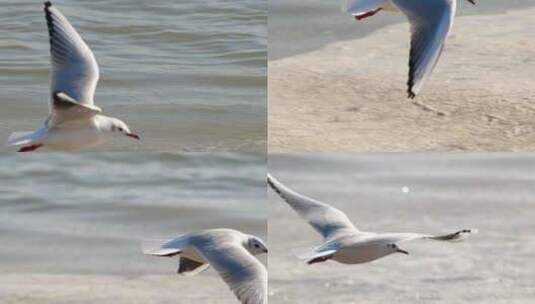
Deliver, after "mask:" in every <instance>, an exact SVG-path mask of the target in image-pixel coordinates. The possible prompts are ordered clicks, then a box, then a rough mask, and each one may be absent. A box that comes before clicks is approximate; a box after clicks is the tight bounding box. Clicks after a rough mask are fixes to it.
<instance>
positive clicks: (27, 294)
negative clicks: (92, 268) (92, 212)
mask: <svg viewBox="0 0 535 304" xmlns="http://www.w3.org/2000/svg"><path fill="white" fill-rule="evenodd" d="M0 285H2V293H0V301H1V302H2V303H6V304H12V303H24V304H37V303H39V304H41V303H42V304H62V303H80V304H85V303H118V304H122V303H124V304H127V303H128V304H129V303H146V304H149V303H184V304H193V303H213V304H216V303H217V304H223V303H234V302H235V301H236V300H235V298H234V295H233V294H232V293H231V292H230V290H228V288H227V286H226V285H225V283H224V282H223V281H222V280H221V279H220V278H218V277H216V276H215V275H213V276H207V275H203V276H202V277H201V276H197V277H193V278H189V277H188V278H184V277H179V276H178V275H175V276H171V275H169V276H162V275H152V276H132V277H124V276H112V275H48V274H31V275H27V274H25V275H16V274H15V275H14V274H8V275H2V277H0Z"/></svg>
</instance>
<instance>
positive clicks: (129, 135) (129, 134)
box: [126, 133, 141, 140]
mask: <svg viewBox="0 0 535 304" xmlns="http://www.w3.org/2000/svg"><path fill="white" fill-rule="evenodd" d="M126 136H128V137H132V138H135V139H137V140H140V139H141V138H139V136H137V135H136V134H134V133H126Z"/></svg>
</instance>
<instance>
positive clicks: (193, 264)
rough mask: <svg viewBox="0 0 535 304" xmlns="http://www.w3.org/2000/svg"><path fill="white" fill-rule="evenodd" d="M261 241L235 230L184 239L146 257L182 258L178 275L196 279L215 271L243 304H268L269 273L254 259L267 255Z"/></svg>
mask: <svg viewBox="0 0 535 304" xmlns="http://www.w3.org/2000/svg"><path fill="white" fill-rule="evenodd" d="M267 252H268V249H267V246H266V244H265V243H264V242H263V241H262V240H261V239H260V238H258V237H256V236H253V235H248V234H244V233H242V232H240V231H237V230H233V229H211V230H203V231H199V232H193V233H188V234H184V235H181V236H179V237H177V238H175V239H172V240H170V241H167V242H165V243H164V244H163V245H161V247H160V248H159V249H156V250H149V251H146V252H145V254H149V255H154V256H160V257H174V256H177V255H178V257H179V266H178V270H177V272H178V273H179V274H182V275H194V274H197V273H200V272H202V271H203V270H205V269H207V268H208V267H209V266H210V265H211V266H213V267H214V268H215V270H216V271H217V272H218V273H219V275H220V276H221V278H223V280H224V281H225V282H226V283H227V285H228V286H229V287H230V289H231V290H232V291H233V292H234V294H235V295H236V297H237V298H238V300H239V301H240V302H241V303H242V304H267V270H266V268H265V267H264V265H263V264H262V263H260V262H259V261H258V260H257V259H256V258H255V257H254V256H255V255H259V254H262V253H267Z"/></svg>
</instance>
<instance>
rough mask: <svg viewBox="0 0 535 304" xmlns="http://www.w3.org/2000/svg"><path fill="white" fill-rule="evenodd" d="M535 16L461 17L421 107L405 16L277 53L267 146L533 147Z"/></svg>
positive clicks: (271, 74)
mask: <svg viewBox="0 0 535 304" xmlns="http://www.w3.org/2000/svg"><path fill="white" fill-rule="evenodd" d="M534 14H535V9H533V8H530V9H525V10H521V11H520V10H518V11H510V12H508V13H505V14H500V15H485V16H483V15H481V16H463V17H460V18H457V20H456V22H455V24H454V28H453V32H452V34H451V36H450V37H449V39H448V41H447V44H446V47H445V51H444V53H443V55H442V58H441V59H440V62H439V64H438V66H437V68H436V70H435V72H434V74H433V75H432V76H431V78H429V80H428V82H427V83H426V85H425V86H424V88H423V90H422V92H421V93H420V95H419V96H418V97H417V98H416V100H415V101H416V102H418V103H419V104H420V106H417V105H414V104H412V103H411V101H410V100H409V99H407V97H406V85H405V83H406V81H407V70H408V64H407V63H408V52H409V49H408V38H409V32H408V31H409V25H408V24H407V23H401V24H395V25H390V26H387V27H385V28H381V29H378V30H377V31H376V32H374V33H372V34H371V35H369V36H367V37H364V38H362V39H357V40H352V41H341V42H336V43H333V44H330V45H328V46H326V47H324V48H322V49H319V50H316V51H312V52H310V53H306V54H301V55H296V56H292V57H287V58H283V59H279V60H274V61H270V62H269V89H268V90H269V117H268V124H269V150H270V151H271V152H290V151H461V150H472V151H497V150H499V151H529V150H532V149H534V148H535V132H534V131H535V122H534V119H533V117H534V116H535V105H534V102H535V78H534V74H535V52H534V51H533V50H534V49H535V40H533V39H531V38H530V37H531V36H532V33H533V31H535V19H534V18H533V15H534ZM374 18H381V15H380V14H379V15H376V16H375V17H374ZM511 21H514V22H511ZM358 26H359V24H358V23H355V27H358Z"/></svg>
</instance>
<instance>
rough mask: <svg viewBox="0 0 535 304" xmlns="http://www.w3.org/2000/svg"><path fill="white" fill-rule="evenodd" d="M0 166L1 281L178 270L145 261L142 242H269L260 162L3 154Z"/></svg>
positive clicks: (249, 157) (221, 157)
mask: <svg viewBox="0 0 535 304" xmlns="http://www.w3.org/2000/svg"><path fill="white" fill-rule="evenodd" d="M0 166H1V167H2V168H3V169H2V170H0V241H1V243H2V246H1V247H2V248H1V249H0V272H5V273H25V272H29V273H48V274H54V273H96V274H107V273H118V274H143V273H160V274H169V273H172V272H173V269H174V268H175V267H176V265H175V264H176V261H174V260H163V261H162V260H158V259H156V260H150V261H147V259H146V257H144V256H143V255H142V254H141V249H142V244H143V242H146V241H151V242H152V241H153V240H155V239H156V240H160V239H167V238H169V237H173V236H176V235H178V234H180V233H184V232H189V231H195V230H199V229H208V228H220V227H227V228H235V229H239V230H242V231H245V232H249V233H253V234H256V235H259V236H261V237H264V238H265V236H266V213H267V206H266V204H265V195H266V192H265V158H264V157H263V156H261V155H255V154H192V155H174V154H143V153H130V154H128V153H109V154H45V153H42V154H35V155H32V156H31V157H18V156H17V155H9V154H3V155H0ZM15 168H16V170H15ZM36 252H38V258H36ZM81 260H83V262H80V261H81Z"/></svg>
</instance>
